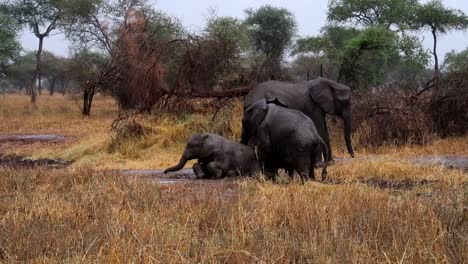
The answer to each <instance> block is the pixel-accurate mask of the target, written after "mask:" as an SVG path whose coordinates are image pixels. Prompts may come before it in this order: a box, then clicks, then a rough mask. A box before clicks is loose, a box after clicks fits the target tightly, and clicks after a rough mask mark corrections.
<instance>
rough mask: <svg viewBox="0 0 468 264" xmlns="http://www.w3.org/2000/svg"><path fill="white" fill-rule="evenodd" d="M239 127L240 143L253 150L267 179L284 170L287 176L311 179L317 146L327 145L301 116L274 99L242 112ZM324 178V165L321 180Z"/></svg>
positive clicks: (306, 118)
mask: <svg viewBox="0 0 468 264" xmlns="http://www.w3.org/2000/svg"><path fill="white" fill-rule="evenodd" d="M242 126H243V128H244V129H243V133H242V142H244V143H247V144H249V145H251V146H254V147H256V148H257V150H258V153H259V158H260V160H261V162H262V166H263V168H264V172H265V174H266V175H267V176H270V177H271V176H273V175H274V174H276V173H277V171H278V169H280V168H284V169H285V170H286V171H287V172H288V173H289V176H290V177H292V176H293V173H294V171H296V172H297V173H298V174H299V175H300V176H301V179H302V180H303V181H304V180H306V179H309V178H311V179H314V180H315V174H314V167H315V164H316V156H317V154H320V146H322V147H324V148H325V149H326V148H327V146H326V144H325V142H324V141H323V140H322V138H320V136H319V134H318V132H317V129H316V128H315V126H314V123H313V121H312V120H311V119H310V118H309V117H308V116H306V115H305V114H304V113H302V112H300V111H298V110H293V109H288V108H285V107H284V104H282V103H281V101H279V100H277V99H275V100H269V101H267V100H265V99H261V100H258V101H257V102H256V103H254V104H253V105H251V106H250V107H248V108H247V109H246V110H245V112H244V117H243V119H242ZM326 175H327V162H325V165H324V167H323V170H322V180H325V178H326Z"/></svg>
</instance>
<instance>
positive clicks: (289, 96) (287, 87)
mask: <svg viewBox="0 0 468 264" xmlns="http://www.w3.org/2000/svg"><path fill="white" fill-rule="evenodd" d="M275 98H278V99H279V100H280V101H282V102H284V103H286V104H287V105H288V107H289V108H291V109H297V110H301V108H302V107H303V104H304V102H303V100H305V99H307V98H308V94H307V89H306V85H305V83H289V82H283V81H267V82H263V83H260V84H258V85H257V86H255V88H254V89H252V91H250V92H249V94H247V96H246V97H245V100H244V109H245V108H248V107H249V106H251V105H253V104H254V103H255V102H257V101H258V100H261V99H266V100H272V99H275Z"/></svg>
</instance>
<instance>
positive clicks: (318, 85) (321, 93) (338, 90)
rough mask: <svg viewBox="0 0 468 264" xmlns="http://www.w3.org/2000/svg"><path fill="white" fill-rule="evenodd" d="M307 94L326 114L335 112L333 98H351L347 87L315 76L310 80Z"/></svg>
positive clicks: (344, 99) (339, 99)
mask: <svg viewBox="0 0 468 264" xmlns="http://www.w3.org/2000/svg"><path fill="white" fill-rule="evenodd" d="M309 95H310V97H311V98H312V100H314V101H315V102H317V103H318V104H319V105H320V107H322V109H323V110H324V111H325V112H326V113H327V114H331V115H332V114H335V111H336V108H335V107H336V105H335V100H338V101H346V100H349V99H350V98H351V90H350V89H349V87H347V86H345V85H342V84H339V83H337V82H334V81H331V80H328V79H325V78H317V79H315V80H313V81H311V82H310V86H309Z"/></svg>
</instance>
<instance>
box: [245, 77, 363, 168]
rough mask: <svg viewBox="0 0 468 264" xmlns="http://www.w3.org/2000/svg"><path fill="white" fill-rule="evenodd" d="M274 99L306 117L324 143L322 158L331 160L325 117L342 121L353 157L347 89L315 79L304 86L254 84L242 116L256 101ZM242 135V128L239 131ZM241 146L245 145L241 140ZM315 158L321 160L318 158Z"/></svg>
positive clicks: (334, 83)
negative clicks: (335, 117)
mask: <svg viewBox="0 0 468 264" xmlns="http://www.w3.org/2000/svg"><path fill="white" fill-rule="evenodd" d="M260 99H265V100H267V101H269V100H274V99H278V100H279V101H281V102H282V103H284V104H285V105H286V106H287V107H288V108H290V109H296V110H299V111H301V112H303V113H304V114H306V115H307V116H308V117H309V118H310V119H312V121H313V122H314V124H315V127H316V128H317V131H318V133H319V135H320V137H321V138H322V139H323V140H324V141H325V143H326V145H327V148H328V155H326V154H327V153H325V148H323V154H324V155H323V156H324V157H328V160H329V161H331V160H333V157H332V151H331V146H330V136H329V134H328V129H327V123H326V118H325V116H326V114H330V115H335V116H339V117H341V118H342V119H343V124H344V126H343V127H344V128H343V133H344V139H345V142H346V147H347V149H348V152H349V154H351V156H352V157H354V150H353V146H352V144H351V89H350V88H349V87H347V86H345V85H342V84H339V83H337V82H334V81H332V80H329V79H325V78H317V79H314V80H311V81H307V82H300V83H289V82H282V81H267V82H263V83H260V84H258V85H257V86H256V87H254V89H252V90H251V91H250V92H249V94H248V95H247V96H246V97H245V100H244V112H245V110H246V109H248V108H249V107H250V106H252V105H253V104H255V103H256V102H257V101H258V100H260ZM242 129H243V131H242V133H244V132H245V131H244V129H245V128H244V127H243V128H242ZM241 143H243V144H247V142H245V140H243V141H242V142H241ZM319 156H321V155H320V154H319Z"/></svg>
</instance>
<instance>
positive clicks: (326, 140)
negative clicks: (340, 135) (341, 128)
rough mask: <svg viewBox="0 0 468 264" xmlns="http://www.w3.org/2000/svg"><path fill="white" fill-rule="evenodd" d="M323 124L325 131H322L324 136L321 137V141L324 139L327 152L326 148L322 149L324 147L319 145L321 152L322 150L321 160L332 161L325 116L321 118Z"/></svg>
mask: <svg viewBox="0 0 468 264" xmlns="http://www.w3.org/2000/svg"><path fill="white" fill-rule="evenodd" d="M323 124H324V127H325V131H324V136H325V138H322V139H323V141H325V144H327V149H328V153H326V150H325V149H324V147H322V146H320V148H321V149H322V152H323V160H324V161H325V160H328V161H332V160H333V156H332V150H331V146H330V135H329V134H328V127H327V120H326V118H325V117H324V119H323ZM327 157H328V159H327Z"/></svg>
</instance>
